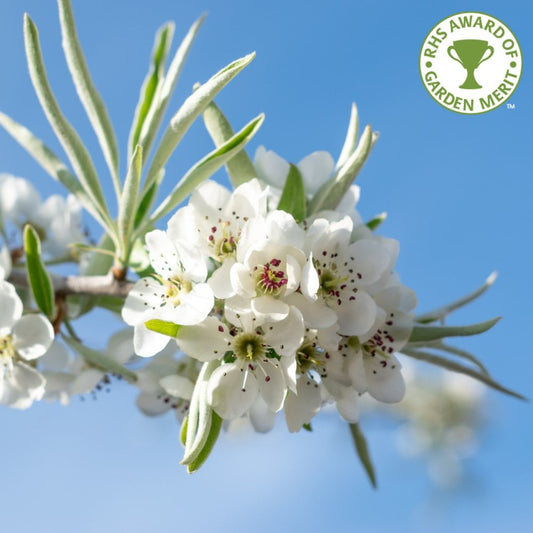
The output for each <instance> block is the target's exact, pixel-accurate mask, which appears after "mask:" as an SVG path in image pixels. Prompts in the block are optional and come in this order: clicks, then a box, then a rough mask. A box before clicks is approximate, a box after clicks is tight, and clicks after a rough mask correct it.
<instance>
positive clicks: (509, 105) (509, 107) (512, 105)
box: [507, 104, 515, 109]
mask: <svg viewBox="0 0 533 533" xmlns="http://www.w3.org/2000/svg"><path fill="white" fill-rule="evenodd" d="M514 108H515V105H514V104H507V109H514Z"/></svg>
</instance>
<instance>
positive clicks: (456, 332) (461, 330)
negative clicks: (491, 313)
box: [409, 317, 501, 343]
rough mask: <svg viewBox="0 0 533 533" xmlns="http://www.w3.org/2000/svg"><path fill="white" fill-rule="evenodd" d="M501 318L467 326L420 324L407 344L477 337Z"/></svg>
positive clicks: (415, 327)
mask: <svg viewBox="0 0 533 533" xmlns="http://www.w3.org/2000/svg"><path fill="white" fill-rule="evenodd" d="M500 318H501V317H496V318H492V319H491V320H486V321H485V322H479V323H477V324H470V325H468V326H426V325H423V324H420V325H418V326H414V328H413V331H412V332H411V336H410V337H409V343H414V342H424V343H425V342H431V341H436V340H439V339H444V338H445V337H468V336H470V335H479V334H480V333H484V332H485V331H488V330H489V329H490V328H492V326H494V324H496V323H497V322H498V321H499V320H500Z"/></svg>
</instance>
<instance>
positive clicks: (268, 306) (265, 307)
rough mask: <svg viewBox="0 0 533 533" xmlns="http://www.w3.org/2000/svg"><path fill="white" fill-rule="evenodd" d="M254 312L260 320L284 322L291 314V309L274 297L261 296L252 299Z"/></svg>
mask: <svg viewBox="0 0 533 533" xmlns="http://www.w3.org/2000/svg"><path fill="white" fill-rule="evenodd" d="M251 303H252V311H253V312H254V315H255V316H256V317H257V318H259V320H265V321H274V322H277V321H279V320H283V319H284V318H286V317H287V315H288V314H289V309H290V307H289V306H288V305H287V304H286V303H285V302H283V301H281V300H278V299H276V298H274V297H273V296H259V297H258V298H253V299H252V302H251Z"/></svg>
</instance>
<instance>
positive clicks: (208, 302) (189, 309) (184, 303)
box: [165, 283, 214, 326]
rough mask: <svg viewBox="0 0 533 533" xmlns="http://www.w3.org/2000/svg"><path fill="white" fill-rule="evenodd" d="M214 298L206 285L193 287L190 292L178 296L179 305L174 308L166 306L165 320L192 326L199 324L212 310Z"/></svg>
mask: <svg viewBox="0 0 533 533" xmlns="http://www.w3.org/2000/svg"><path fill="white" fill-rule="evenodd" d="M213 304H214V297H213V291H212V290H211V287H210V286H209V285H208V284H207V283H198V284H197V285H194V286H193V288H192V290H191V292H184V293H182V294H181V295H180V304H179V305H178V306H176V307H174V306H172V305H171V304H168V305H167V306H166V307H167V309H166V311H165V316H166V317H167V318H166V319H167V320H170V321H171V322H175V323H176V324H181V325H183V326H192V325H194V324H199V323H200V322H202V320H204V318H205V317H206V316H207V315H208V314H209V313H210V311H211V309H213Z"/></svg>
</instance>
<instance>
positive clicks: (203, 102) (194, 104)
mask: <svg viewBox="0 0 533 533" xmlns="http://www.w3.org/2000/svg"><path fill="white" fill-rule="evenodd" d="M254 57H255V53H253V54H249V55H247V56H245V57H243V58H241V59H237V60H236V61H233V63H230V64H229V65H228V66H226V67H224V68H223V69H222V70H220V71H219V72H217V73H216V74H215V75H214V76H213V77H212V78H211V79H210V80H209V81H207V82H206V83H204V84H203V85H201V86H200V87H199V88H198V89H197V90H196V91H194V92H193V93H192V94H191V95H190V96H189V97H188V98H187V100H185V102H184V103H183V105H182V106H181V107H180V108H179V110H178V112H177V113H176V114H175V115H174V117H172V119H171V121H170V124H169V126H168V127H167V129H166V130H165V133H164V134H163V138H162V139H161V142H160V143H159V146H158V148H157V150H156V152H155V154H154V158H153V160H152V163H151V165H150V168H149V169H148V175H147V177H146V181H145V184H144V190H145V191H146V190H147V189H148V188H149V187H150V186H151V185H152V183H153V181H154V180H155V179H156V177H157V175H158V173H159V172H160V170H161V169H162V168H163V167H164V165H165V163H166V162H167V160H168V158H169V157H170V155H171V154H172V152H173V151H174V150H175V149H176V147H177V146H178V144H179V142H180V140H181V139H182V137H183V136H184V135H185V133H186V132H187V130H188V129H189V127H190V126H191V124H192V123H193V122H194V121H195V119H196V118H197V117H198V115H200V114H201V113H202V112H203V111H204V109H205V108H206V107H207V105H208V104H209V102H211V100H213V98H214V97H215V96H216V95H217V94H218V93H219V92H220V91H221V90H222V89H223V88H224V87H225V86H226V85H227V84H228V83H229V82H230V81H231V80H232V79H233V78H234V77H235V76H236V75H237V74H238V73H239V72H240V71H241V70H242V69H243V68H244V67H246V66H247V65H248V64H249V63H250V62H251V61H252V59H253V58H254ZM232 155H233V154H232Z"/></svg>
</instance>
